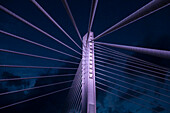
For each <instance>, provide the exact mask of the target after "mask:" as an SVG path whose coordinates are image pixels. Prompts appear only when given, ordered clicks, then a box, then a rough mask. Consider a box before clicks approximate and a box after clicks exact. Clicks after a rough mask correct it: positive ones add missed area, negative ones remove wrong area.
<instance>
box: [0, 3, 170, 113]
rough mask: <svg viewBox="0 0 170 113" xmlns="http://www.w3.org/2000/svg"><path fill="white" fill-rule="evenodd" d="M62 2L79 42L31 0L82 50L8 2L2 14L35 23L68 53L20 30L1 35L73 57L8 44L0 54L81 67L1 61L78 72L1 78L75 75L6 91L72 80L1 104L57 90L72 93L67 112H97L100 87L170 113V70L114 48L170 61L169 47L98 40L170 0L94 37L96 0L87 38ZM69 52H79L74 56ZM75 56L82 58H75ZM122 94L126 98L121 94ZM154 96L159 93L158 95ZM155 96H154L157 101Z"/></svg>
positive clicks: (34, 26)
mask: <svg viewBox="0 0 170 113" xmlns="http://www.w3.org/2000/svg"><path fill="white" fill-rule="evenodd" d="M61 1H62V3H63V5H64V7H65V10H66V12H67V13H68V16H69V18H70V20H71V22H72V24H73V26H74V28H75V31H76V33H77V36H78V37H79V40H77V39H76V40H75V38H72V37H71V36H70V35H69V33H67V32H66V31H65V30H64V29H63V28H62V27H61V25H59V23H58V22H57V21H56V20H55V19H54V18H53V17H52V16H51V15H50V13H49V12H47V11H46V10H45V8H43V6H41V4H40V3H39V2H38V0H37V1H36V0H30V2H32V4H34V6H35V7H37V9H38V10H40V11H41V13H42V14H44V15H45V16H46V17H47V18H48V19H49V20H50V21H51V22H52V23H53V24H54V25H55V26H56V27H57V28H58V29H59V30H61V31H62V33H63V34H65V35H66V36H67V37H68V40H69V41H71V42H72V43H73V44H74V45H75V46H76V47H77V48H78V49H79V50H80V51H81V52H79V51H77V49H74V48H73V47H71V45H72V44H70V45H68V44H67V43H66V42H64V41H61V40H60V39H58V38H57V37H55V36H53V35H52V34H49V33H48V32H46V31H45V30H43V29H41V28H40V27H37V26H36V25H35V24H32V23H31V22H29V20H27V19H25V18H24V17H21V16H19V15H18V14H16V13H15V12H13V11H12V10H10V9H8V8H6V7H5V6H3V4H1V5H0V9H1V10H2V11H3V12H5V13H7V14H9V15H10V16H12V17H14V18H16V19H18V20H19V21H21V22H23V23H25V24H26V25H28V26H30V27H32V28H33V29H35V30H37V31H38V32H40V33H42V34H43V35H45V36H47V37H49V38H50V39H52V40H53V41H55V42H56V44H59V45H60V46H63V47H64V48H65V49H67V50H68V51H69V52H67V51H64V50H63V51H62V50H59V49H55V48H52V47H50V46H47V45H44V44H41V43H39V42H36V41H34V40H30V39H27V38H26V37H24V36H19V35H17V34H13V33H10V32H8V31H5V30H2V29H1V30H0V33H1V34H3V35H7V36H10V37H13V38H15V39H19V40H22V41H24V42H27V43H30V44H32V45H35V46H38V47H41V48H44V49H47V50H50V51H53V52H56V53H58V54H59V55H61V56H67V57H69V60H65V59H62V58H55V57H47V56H43V55H37V54H31V53H27V52H24V51H15V50H12V49H4V48H0V51H1V52H4V53H11V54H17V55H23V56H29V57H33V58H37V59H45V60H50V61H55V62H61V63H66V64H72V65H74V66H76V67H77V68H75V67H65V66H63V67H55V66H54V67H51V66H35V65H34V66H32V65H10V64H1V65H0V67H1V68H2V67H7V68H32V69H54V70H64V71H68V72H69V70H73V71H74V72H75V73H67V74H58V75H56V74H54V75H44V76H26V77H22V78H18V77H16V78H1V79H0V82H6V81H13V82H17V81H21V80H29V79H43V80H46V79H54V78H55V79H57V78H58V79H61V78H66V77H71V79H69V80H67V79H66V80H65V79H61V81H58V82H55V83H48V84H44V85H39V86H34V87H29V88H22V89H18V90H13V91H7V92H2V93H0V96H4V95H9V94H10V95H11V94H15V93H19V92H24V91H30V90H38V89H41V88H49V87H57V86H58V85H63V86H65V85H64V84H67V87H63V88H60V89H57V90H55V91H51V92H48V93H43V94H41V95H39V96H35V97H32V98H28V99H23V100H21V101H17V102H14V103H9V104H6V105H4V106H0V110H3V109H8V108H10V107H13V106H17V105H19V104H23V105H24V103H26V102H30V101H32V102H33V101H34V100H36V99H39V98H44V97H48V96H51V95H55V94H58V93H62V92H67V97H66V99H65V100H66V102H65V103H66V104H65V108H64V109H63V112H66V113H96V112H97V111H96V94H97V93H96V89H97V90H100V91H101V92H104V93H108V94H110V95H112V96H114V97H118V98H120V99H122V100H126V101H127V102H128V103H132V104H134V105H137V106H139V107H141V108H143V109H147V110H148V111H150V112H155V113H159V112H160V113H161V112H162V111H161V110H160V109H153V107H151V106H148V104H149V105H152V106H158V104H160V103H161V108H162V109H164V111H163V112H162V113H168V112H170V109H169V107H167V106H170V101H169V100H170V95H169V92H170V89H169V86H170V84H169V82H170V79H169V76H170V74H169V70H170V69H168V68H166V67H162V66H159V65H157V64H154V63H151V62H148V61H145V60H143V59H139V58H137V57H134V56H130V55H128V54H125V53H122V52H120V51H117V50H115V48H119V49H122V50H127V51H132V52H137V53H141V54H144V55H145V54H146V55H150V56H156V57H158V58H161V59H168V60H169V59H170V51H167V50H158V49H152V48H145V47H135V46H130V45H120V44H113V43H106V42H98V41H97V40H98V39H100V38H104V36H106V35H108V34H110V33H112V32H115V31H117V30H119V29H123V27H125V26H127V25H130V24H131V23H133V22H135V21H139V20H140V19H142V18H144V17H146V16H149V15H150V14H152V13H156V11H159V10H161V9H162V8H165V7H168V6H169V5H170V0H152V1H151V2H149V3H148V4H146V5H145V6H143V7H141V8H140V9H138V10H137V11H135V12H134V13H132V14H130V15H129V16H127V17H126V18H124V19H123V20H121V21H119V22H118V23H116V24H115V25H113V26H111V27H110V28H108V29H107V30H105V31H104V32H102V33H101V34H99V35H97V36H95V31H92V25H93V22H94V18H95V13H96V10H97V5H98V2H99V1H98V0H92V1H91V9H90V14H89V15H90V16H89V24H88V28H87V33H86V34H85V35H84V36H82V35H81V34H80V32H79V29H78V27H77V25H76V21H75V19H74V17H73V15H72V12H71V8H70V7H69V4H68V3H67V0H61ZM78 41H79V42H81V45H79V44H78V43H77V42H78ZM70 51H71V52H72V53H74V54H76V55H74V54H70ZM79 56H80V57H79ZM72 59H74V60H72ZM75 60H76V61H77V62H75ZM124 70H127V71H124ZM111 75H114V76H111ZM120 78H121V79H120ZM130 81H131V82H130ZM162 81H163V82H162ZM139 84H140V85H139ZM141 84H142V85H141ZM129 85H130V87H129ZM144 86H146V87H144ZM132 87H135V88H132ZM139 89H140V90H139ZM153 89H158V90H161V91H155V90H153ZM141 90H142V91H141ZM129 92H131V93H129ZM145 92H149V93H145ZM119 93H120V94H122V95H124V96H120V95H119ZM152 94H155V95H157V96H153V95H152ZM139 95H142V96H139ZM130 98H135V99H137V100H139V101H137V102H136V101H135V100H133V99H130ZM152 100H154V101H155V102H154V101H152ZM40 104H41V103H40Z"/></svg>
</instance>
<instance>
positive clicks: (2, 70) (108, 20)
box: [0, 0, 170, 113]
mask: <svg viewBox="0 0 170 113" xmlns="http://www.w3.org/2000/svg"><path fill="white" fill-rule="evenodd" d="M67 1H68V4H69V6H70V9H71V11H72V14H73V16H74V18H75V21H76V24H77V26H78V28H79V31H80V34H81V36H84V35H85V34H86V33H87V30H88V21H89V14H90V7H91V0H67ZM150 1H151V0H99V3H98V7H97V11H96V15H95V18H94V23H93V27H92V31H93V32H94V35H95V36H97V35H98V34H100V33H101V32H103V31H104V30H106V29H107V28H109V27H111V26H112V25H114V24H116V23H117V22H119V21H120V20H122V19H123V18H125V17H126V16H128V15H129V14H131V13H133V12H134V11H136V10H137V9H139V8H141V7H142V6H144V5H145V4H147V3H148V2H150ZM37 2H38V3H39V4H40V5H41V6H42V7H43V8H44V9H45V10H46V11H47V12H48V13H49V14H50V15H51V16H52V17H53V18H54V19H55V20H56V22H57V23H58V24H59V25H60V26H61V27H62V28H63V29H64V30H65V31H66V32H67V33H68V34H69V35H70V36H71V37H72V38H73V39H74V40H75V41H76V42H77V43H78V44H79V45H81V41H80V39H79V37H78V35H77V33H76V30H75V29H74V26H73V25H72V22H71V20H70V18H69V16H68V14H67V12H66V10H65V8H64V6H63V4H62V2H61V0H37ZM0 4H1V5H3V6H4V7H6V8H8V9H9V10H11V11H12V12H15V13H16V14H17V15H19V16H21V17H23V18H24V19H26V20H28V21H29V22H31V23H32V24H34V25H36V26H38V27H39V28H41V29H43V30H44V31H46V32H47V33H49V34H51V35H52V36H54V37H56V38H57V39H59V40H61V41H62V42H64V43H66V44H67V45H69V46H71V47H72V48H74V49H75V50H77V51H79V52H81V50H80V49H79V48H78V47H77V46H76V45H75V44H73V42H72V41H71V40H70V39H68V37H67V36H66V35H65V34H64V33H63V32H61V31H60V29H58V28H57V27H56V26H55V25H54V24H53V23H52V22H51V21H50V20H49V19H48V18H47V17H46V16H45V15H44V14H43V13H42V12H41V11H40V10H39V9H38V8H37V7H36V6H35V5H34V4H33V3H32V2H31V1H30V0H0ZM169 20H170V7H166V8H164V9H161V10H159V11H158V12H156V13H153V14H151V15H149V16H147V17H145V18H143V19H141V20H139V21H137V22H135V23H133V24H130V25H128V26H126V27H124V28H122V29H120V30H118V31H116V32H114V33H111V34H109V35H107V36H104V37H102V38H101V39H99V40H98V41H101V42H108V43H115V44H122V45H131V46H140V47H146V48H154V49H162V50H169V51H170V28H169V26H170V21H169ZM0 29H1V30H4V31H6V32H10V33H13V34H16V35H18V36H21V37H24V38H26V39H29V40H32V41H35V42H38V43H41V44H44V45H46V46H49V47H51V48H55V49H57V50H61V51H63V52H66V53H69V54H71V55H74V56H77V57H79V58H81V56H80V55H78V54H77V53H75V52H73V51H71V50H69V49H68V48H66V47H64V46H62V45H61V44H59V43H58V42H56V41H54V40H52V39H50V38H49V37H47V36H46V35H44V34H42V33H40V32H39V31H37V30H35V29H33V28H32V27H30V26H28V25H26V24H24V23H23V22H21V21H19V20H18V19H16V18H14V17H13V16H11V15H8V14H7V13H5V12H3V11H2V10H0ZM0 49H9V50H14V51H20V52H25V53H29V54H36V55H41V56H46V57H51V58H58V59H64V60H69V61H74V62H78V63H79V62H80V60H77V59H74V58H70V57H68V56H65V55H62V54H58V53H56V52H53V51H50V50H48V49H44V48H41V47H38V46H36V45H33V44H30V43H27V42H24V41H22V40H19V39H15V38H13V37H10V36H7V35H4V34H2V33H0ZM116 50H119V49H116ZM119 51H121V52H124V53H126V54H129V55H132V56H134V57H138V58H141V59H143V60H146V61H149V62H152V63H155V64H158V65H161V66H164V67H167V68H170V61H169V60H167V59H162V58H158V57H153V56H149V55H142V54H138V53H134V52H128V51H124V50H119ZM113 60H114V58H113ZM127 60H128V59H127ZM5 64H6V65H27V66H52V67H54V66H56V67H74V68H77V67H78V65H73V64H68V63H61V62H57V61H51V60H45V59H39V58H33V57H28V56H22V55H16V54H12V53H5V52H0V65H5ZM122 70H123V69H122ZM109 71H112V70H109ZM123 71H125V72H128V70H123ZM112 72H114V71H112ZM74 73H76V70H70V71H69V70H67V71H64V70H56V69H31V68H30V69H28V68H26V69H25V68H7V67H0V78H19V77H31V76H43V75H52V74H74ZM165 74H167V73H165ZM122 75H123V76H126V75H125V74H124V73H122ZM110 76H114V75H110ZM127 76H128V75H127ZM140 76H144V75H142V74H141V75H140ZM157 76H161V75H157ZM161 77H163V78H165V76H161ZM132 78H133V77H132ZM71 79H73V77H65V78H63V77H58V78H55V79H50V78H49V79H30V80H21V81H10V82H0V92H1V93H2V92H7V91H13V90H19V89H23V88H30V87H34V86H40V85H43V84H44V85H45V84H49V83H55V82H59V81H66V80H71ZM118 79H120V78H118ZM134 79H137V78H134ZM153 79H155V80H158V79H156V78H153ZM168 79H169V78H168ZM140 80H141V79H140ZM158 81H160V82H163V83H167V84H169V82H166V81H161V80H158ZM115 82H116V81H115ZM128 82H131V81H128ZM147 82H148V81H147ZM134 84H136V85H141V84H139V83H134ZM154 85H158V86H160V87H164V86H161V85H160V84H154ZM69 86H70V84H64V85H59V86H54V87H48V88H42V89H38V90H30V91H25V92H21V93H15V94H9V95H6V96H0V106H4V105H8V104H11V103H14V102H18V101H21V100H24V99H28V98H31V97H35V96H38V95H41V94H45V93H48V92H52V91H55V90H58V89H62V88H64V87H69ZM141 86H142V85H141ZM128 87H131V86H128ZM144 87H145V86H144ZM131 88H133V89H135V88H134V87H131ZM150 89H152V88H150ZM108 90H109V91H112V90H110V89H108ZM120 90H122V91H125V92H128V91H127V90H124V89H121V88H120ZM137 90H138V89H137ZM139 90H140V89H139ZM153 90H156V89H153ZM113 92H114V91H113ZM159 92H160V93H161V91H159ZM67 93H68V92H67V91H65V92H61V93H57V94H54V95H51V96H48V97H43V98H41V99H37V100H34V101H30V102H27V103H23V104H19V105H16V106H14V107H9V108H7V109H3V110H0V113H64V108H65V106H64V105H65V104H66V103H65V100H66V98H65V97H66V96H67ZM129 93H132V92H130V91H129ZM145 93H146V94H148V92H145ZM162 93H164V94H166V95H170V93H168V92H162ZM118 94H119V93H118ZM119 95H121V94H119ZM151 95H152V96H155V95H154V94H151ZM121 96H122V95H121ZM123 96H125V95H123ZM137 96H138V97H143V95H137ZM156 96H157V97H158V98H162V99H164V98H163V97H159V96H158V95H156ZM125 97H127V96H125ZM127 98H128V97H127ZM143 98H144V99H148V98H145V97H143ZM129 99H130V100H134V101H136V102H139V103H140V101H138V100H136V99H135V98H130V97H129ZM149 100H150V101H152V102H155V103H157V106H152V105H148V104H145V105H147V106H150V107H151V108H152V109H156V110H158V111H159V112H160V113H168V111H167V110H165V109H164V108H162V106H163V107H165V108H168V105H164V104H162V103H161V102H160V103H159V102H156V101H155V100H154V99H153V100H151V99H149ZM167 101H168V100H167ZM169 101H170V99H169ZM97 113H153V111H151V110H147V109H145V108H141V107H140V106H137V105H134V104H132V103H130V102H128V101H125V100H122V99H120V98H118V97H115V96H113V95H110V94H107V93H105V92H101V91H100V90H97Z"/></svg>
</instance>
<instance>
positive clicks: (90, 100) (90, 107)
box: [82, 32, 96, 113]
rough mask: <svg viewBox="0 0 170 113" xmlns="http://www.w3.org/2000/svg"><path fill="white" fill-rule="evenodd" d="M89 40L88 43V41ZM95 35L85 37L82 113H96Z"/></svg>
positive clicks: (90, 34) (91, 33)
mask: <svg viewBox="0 0 170 113" xmlns="http://www.w3.org/2000/svg"><path fill="white" fill-rule="evenodd" d="M87 36H89V37H88V38H87ZM87 39H88V41H87ZM92 39H94V33H93V32H90V33H89V35H88V33H87V34H86V35H85V36H84V37H83V44H84V45H83V47H82V48H83V52H82V113H96V85H95V60H94V43H92V42H90V41H91V40H92Z"/></svg>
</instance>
